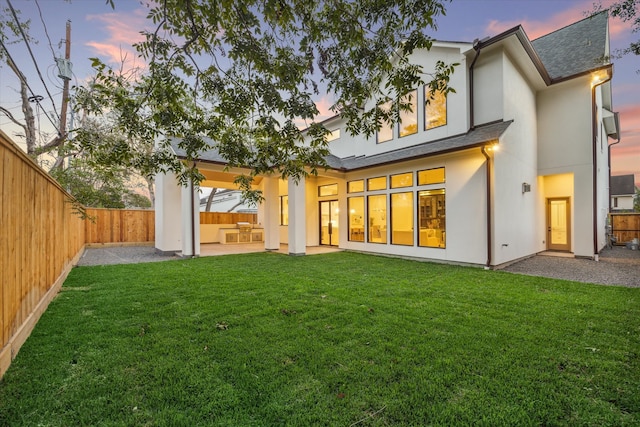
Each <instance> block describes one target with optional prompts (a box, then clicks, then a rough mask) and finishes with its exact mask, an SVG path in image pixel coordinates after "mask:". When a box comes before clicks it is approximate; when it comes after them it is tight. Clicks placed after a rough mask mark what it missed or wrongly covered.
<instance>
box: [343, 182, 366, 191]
mask: <svg viewBox="0 0 640 427" xmlns="http://www.w3.org/2000/svg"><path fill="white" fill-rule="evenodd" d="M362 191H364V179H358V180H355V181H349V182H347V193H360V192H362Z"/></svg>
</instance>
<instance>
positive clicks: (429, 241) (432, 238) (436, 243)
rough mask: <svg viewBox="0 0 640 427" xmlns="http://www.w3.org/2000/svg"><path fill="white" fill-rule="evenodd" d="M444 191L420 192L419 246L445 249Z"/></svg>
mask: <svg viewBox="0 0 640 427" xmlns="http://www.w3.org/2000/svg"><path fill="white" fill-rule="evenodd" d="M444 196H445V193H444V189H439V190H428V191H419V192H418V223H419V234H418V245H419V246H428V247H432V248H444V247H445V245H446V228H445V219H446V212H445V197H444Z"/></svg>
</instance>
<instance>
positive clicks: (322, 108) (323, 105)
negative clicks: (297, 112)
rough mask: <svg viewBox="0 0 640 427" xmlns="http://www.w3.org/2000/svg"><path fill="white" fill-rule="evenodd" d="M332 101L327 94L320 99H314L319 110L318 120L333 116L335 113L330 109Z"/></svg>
mask: <svg viewBox="0 0 640 427" xmlns="http://www.w3.org/2000/svg"><path fill="white" fill-rule="evenodd" d="M333 104H334V102H333V101H332V100H331V99H329V98H328V95H325V96H323V97H322V98H320V100H318V101H316V107H317V108H318V111H319V112H320V113H319V114H318V120H325V119H328V118H329V117H333V116H335V115H336V113H334V112H333V111H331V106H332V105H333Z"/></svg>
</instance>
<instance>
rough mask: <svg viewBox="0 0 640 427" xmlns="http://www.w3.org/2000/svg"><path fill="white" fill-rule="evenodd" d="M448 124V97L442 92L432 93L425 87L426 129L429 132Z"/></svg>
mask: <svg viewBox="0 0 640 427" xmlns="http://www.w3.org/2000/svg"><path fill="white" fill-rule="evenodd" d="M427 101H428V102H427ZM446 124H447V97H446V96H445V95H444V94H443V93H442V92H440V91H438V92H432V91H431V90H430V88H429V86H425V87H424V129H425V130H429V129H433V128H437V127H440V126H444V125H446Z"/></svg>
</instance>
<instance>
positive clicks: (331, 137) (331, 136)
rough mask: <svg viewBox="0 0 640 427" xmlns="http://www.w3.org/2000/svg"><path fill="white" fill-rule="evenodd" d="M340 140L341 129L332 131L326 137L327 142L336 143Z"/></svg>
mask: <svg viewBox="0 0 640 427" xmlns="http://www.w3.org/2000/svg"><path fill="white" fill-rule="evenodd" d="M339 138H340V129H334V130H332V131H330V132H329V133H328V134H327V136H326V140H327V142H331V141H335V140H336V139H339Z"/></svg>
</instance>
